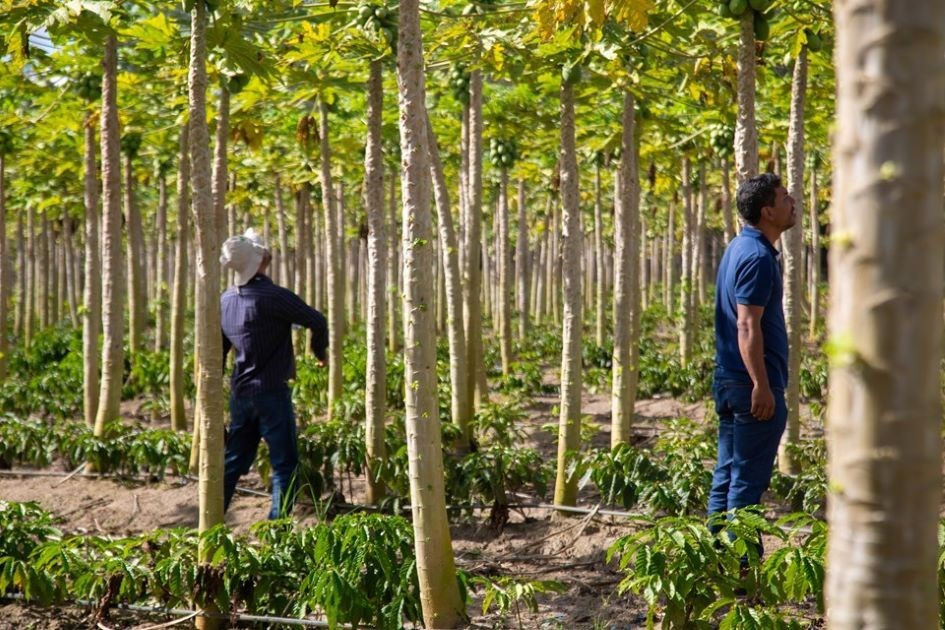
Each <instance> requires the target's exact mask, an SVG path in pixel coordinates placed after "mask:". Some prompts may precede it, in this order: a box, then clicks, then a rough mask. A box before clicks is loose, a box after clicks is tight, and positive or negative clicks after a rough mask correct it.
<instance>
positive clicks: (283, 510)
mask: <svg viewBox="0 0 945 630" xmlns="http://www.w3.org/2000/svg"><path fill="white" fill-rule="evenodd" d="M297 434H298V431H297V429H296V426H295V413H294V412H293V411H292V397H291V394H290V393H289V390H288V389H286V390H285V391H280V392H273V393H269V394H261V395H259V396H250V397H239V398H237V397H230V429H229V433H228V437H227V442H226V456H225V461H224V473H223V509H224V511H226V509H227V508H229V507H230V500H232V498H233V493H234V492H235V491H236V482H237V481H239V478H240V477H241V476H243V475H245V474H246V473H248V472H249V469H250V468H251V467H252V465H253V461H254V460H255V459H256V449H257V448H259V438H260V437H261V438H263V439H264V440H266V444H267V445H268V446H269V463H270V464H271V465H272V507H271V509H270V510H269V518H270V519H274V518H280V517H282V516H286V515H288V514H289V513H290V512H291V511H292V504H293V503H294V502H295V491H296V480H295V471H296V467H297V466H298V463H299V448H298V443H297V441H296V437H297Z"/></svg>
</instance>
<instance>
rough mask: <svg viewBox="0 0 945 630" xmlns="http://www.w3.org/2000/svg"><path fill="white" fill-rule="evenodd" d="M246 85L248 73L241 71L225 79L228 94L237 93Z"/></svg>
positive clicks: (247, 83)
mask: <svg viewBox="0 0 945 630" xmlns="http://www.w3.org/2000/svg"><path fill="white" fill-rule="evenodd" d="M247 85H249V75H248V74H243V73H242V72H240V73H239V74H234V75H232V76H231V77H229V78H228V79H227V80H226V90H227V92H229V93H230V94H239V93H240V92H242V91H243V88H244V87H246V86H247Z"/></svg>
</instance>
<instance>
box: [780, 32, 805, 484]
mask: <svg viewBox="0 0 945 630" xmlns="http://www.w3.org/2000/svg"><path fill="white" fill-rule="evenodd" d="M806 95H807V47H806V46H805V47H803V48H801V52H800V54H799V55H798V56H797V58H796V59H795V60H794V79H793V81H792V84H791V118H790V124H789V129H788V144H787V161H788V181H787V188H788V191H789V192H790V193H791V196H792V197H793V198H794V207H795V209H796V212H797V224H796V225H795V226H794V227H793V228H792V229H791V230H788V232H787V233H786V234H784V235H783V236H782V237H781V253H782V255H783V257H784V298H783V300H784V318H785V323H786V325H787V333H788V347H789V349H790V352H789V353H788V382H787V390H786V391H785V397H786V399H787V408H788V419H787V431H785V433H784V439H783V440H782V441H781V449H780V451H779V452H778V467H779V468H780V469H781V472H783V473H785V474H788V475H796V474H798V473H799V472H800V463H799V462H798V461H797V458H796V457H795V456H794V451H793V450H792V449H791V446H792V445H794V444H797V443H798V441H799V440H800V439H801V409H800V404H801V386H800V376H801V351H802V348H801V310H802V302H803V299H804V285H803V284H802V282H801V267H802V266H803V264H804V101H805V98H806Z"/></svg>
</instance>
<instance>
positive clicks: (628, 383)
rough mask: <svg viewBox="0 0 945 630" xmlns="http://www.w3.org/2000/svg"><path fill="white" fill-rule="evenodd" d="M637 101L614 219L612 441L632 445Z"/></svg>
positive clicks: (624, 138)
mask: <svg viewBox="0 0 945 630" xmlns="http://www.w3.org/2000/svg"><path fill="white" fill-rule="evenodd" d="M634 113H635V112H634V102H633V95H632V94H631V93H630V92H629V91H628V92H624V96H623V121H622V122H623V131H622V134H621V142H620V155H621V159H620V169H619V171H618V172H617V179H618V181H619V186H618V188H617V190H618V192H619V194H618V195H617V199H616V216H615V217H614V230H615V233H614V243H615V244H616V248H617V251H616V252H615V256H614V266H615V270H614V315H613V317H614V351H613V389H612V393H611V408H612V416H611V429H610V431H611V432H610V445H611V447H616V446H617V445H618V444H622V443H629V441H630V430H631V425H632V423H633V412H634V406H635V403H636V395H637V391H636V390H637V381H638V375H639V372H638V370H637V363H638V362H637V361H636V358H637V355H638V351H637V348H638V346H639V344H638V339H637V337H639V321H640V299H639V278H640V276H639V274H638V273H637V271H638V269H637V265H638V263H639V260H640V258H639V251H638V250H639V245H640V235H639V229H638V228H639V224H640V220H639V218H640V191H639V180H638V175H637V144H636V142H635V141H634V137H633V133H634Z"/></svg>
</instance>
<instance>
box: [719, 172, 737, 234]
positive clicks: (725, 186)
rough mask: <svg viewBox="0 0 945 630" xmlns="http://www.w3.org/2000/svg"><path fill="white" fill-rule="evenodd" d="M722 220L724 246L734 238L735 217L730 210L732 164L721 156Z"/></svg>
mask: <svg viewBox="0 0 945 630" xmlns="http://www.w3.org/2000/svg"><path fill="white" fill-rule="evenodd" d="M722 220H723V221H724V223H725V245H726V247H727V246H728V244H729V243H730V242H731V241H732V239H733V238H735V228H736V225H735V217H734V215H733V212H732V165H731V164H730V163H729V161H728V158H722Z"/></svg>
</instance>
